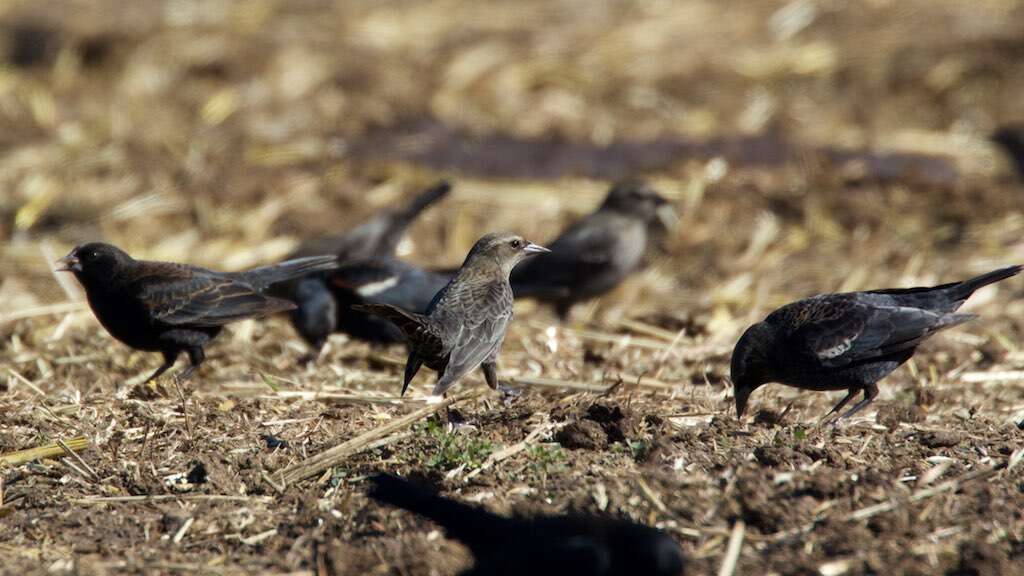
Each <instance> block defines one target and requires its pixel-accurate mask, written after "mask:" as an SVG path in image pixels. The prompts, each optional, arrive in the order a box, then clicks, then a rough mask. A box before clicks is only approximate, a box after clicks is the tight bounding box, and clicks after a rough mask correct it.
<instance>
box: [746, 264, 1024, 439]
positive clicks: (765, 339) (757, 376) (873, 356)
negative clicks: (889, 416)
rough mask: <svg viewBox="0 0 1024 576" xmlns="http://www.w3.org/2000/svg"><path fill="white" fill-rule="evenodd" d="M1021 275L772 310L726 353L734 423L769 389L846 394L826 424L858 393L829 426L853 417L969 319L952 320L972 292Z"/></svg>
mask: <svg viewBox="0 0 1024 576" xmlns="http://www.w3.org/2000/svg"><path fill="white" fill-rule="evenodd" d="M1021 270H1022V267H1021V266H1008V267H1005V268H999V269H998V270H993V271H992V272H988V273H987V274H982V275H980V276H977V277H975V278H971V279H969V280H964V281H962V282H952V283H949V284H942V285H941V286H933V287H921V288H892V289H885V290H870V291H866V292H844V293H834V294H821V295H818V296H812V297H810V298H805V299H803V300H798V301H796V302H792V303H790V304H787V305H785V306H783V307H781V308H779V309H777V310H775V311H774V312H772V313H771V314H769V315H768V316H767V317H766V318H765V319H764V320H763V321H761V322H758V323H756V324H754V325H752V326H750V327H749V328H747V330H746V331H745V332H744V333H743V335H742V336H741V337H740V339H739V341H738V342H737V343H736V347H735V348H734V349H733V353H732V359H731V362H730V379H731V380H732V384H733V392H734V396H735V400H736V415H737V417H742V416H743V413H744V411H745V410H746V406H747V400H748V399H749V397H750V394H751V392H753V391H754V390H756V389H757V388H758V387H760V386H761V385H763V384H767V383H769V382H778V383H781V384H786V385H789V386H794V387H797V388H802V389H804V390H816V391H828V390H846V391H847V394H846V396H845V397H844V398H843V399H842V400H840V402H839V403H838V404H836V405H835V407H834V408H832V410H831V411H829V413H828V414H826V415H825V417H826V418H827V417H828V416H830V415H832V414H834V413H837V412H839V411H840V410H841V409H842V408H843V407H844V406H846V404H847V403H848V402H850V400H852V399H853V398H854V397H855V396H856V395H857V393H858V392H862V393H863V399H862V400H860V401H859V402H858V403H857V404H855V405H854V406H853V408H851V409H850V410H849V411H848V412H846V413H845V414H843V415H842V416H840V417H839V419H838V420H836V422H837V423H838V422H839V421H840V420H844V419H846V418H849V417H850V416H853V415H854V414H856V413H857V412H858V411H860V410H861V409H863V408H864V407H865V406H867V405H868V404H870V403H871V401H872V400H874V398H875V396H877V395H878V381H880V380H881V379H883V378H885V377H886V376H888V375H889V374H890V373H891V372H892V371H893V370H895V369H896V368H897V367H899V366H900V365H901V364H903V363H904V362H906V361H907V360H909V359H910V357H911V356H913V355H914V352H915V351H916V350H917V347H918V345H920V344H921V343H922V342H924V341H925V340H927V339H928V338H930V337H931V336H932V335H934V334H935V333H936V332H938V331H940V330H944V329H946V328H950V327H953V326H956V325H958V324H962V323H964V322H966V321H968V320H971V319H973V318H975V317H976V316H975V315H974V314H962V313H956V311H957V309H958V308H960V306H961V305H962V304H963V303H964V302H965V301H966V300H967V299H968V298H969V297H970V296H971V294H973V293H974V291H975V290H977V289H979V288H981V287H982V286H986V285H988V284H992V283H993V282H998V281H1000V280H1004V279H1006V278H1009V277H1011V276H1014V275H1016V274H1019V273H1020V271H1021Z"/></svg>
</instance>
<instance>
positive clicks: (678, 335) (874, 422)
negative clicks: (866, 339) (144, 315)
mask: <svg viewBox="0 0 1024 576" xmlns="http://www.w3.org/2000/svg"><path fill="white" fill-rule="evenodd" d="M93 4H95V6H94V5H93ZM58 8H60V9H58ZM1022 26H1024V10H1022V9H1021V8H1020V6H1019V5H1018V4H1017V3H1015V2H1009V1H997V0H986V1H983V2H972V3H967V2H953V1H936V0H910V1H905V2H888V1H885V0H873V1H870V2H867V1H866V2H851V3H830V2H816V1H804V0H797V1H795V2H791V3H788V4H786V3H779V2H739V1H726V2H716V1H711V0H708V1H688V2H649V3H636V4H633V3H624V2H623V3H620V2H609V3H592V2H582V1H574V0H559V1H557V2H540V1H537V2H532V1H528V2H491V1H489V2H465V3H460V2H451V1H447V0H445V1H441V0H435V1H430V2H419V3H408V4H406V3H402V2H394V3H385V4H379V3H372V2H338V3H337V4H333V3H328V2H323V1H318V0H304V1H301V2H273V1H270V0H249V1H245V2H225V1H221V0H209V1H203V2H199V1H196V2H190V1H179V2H170V3H166V4H163V3H157V2H135V1H127V0H125V1H123V2H121V1H115V0H107V1H104V2H98V3H68V4H67V6H61V7H58V6H57V3H53V4H51V3H37V2H25V3H19V2H13V3H6V4H0V40H3V42H0V50H6V52H0V54H3V55H4V60H3V63H2V64H0V190H2V191H3V192H2V193H0V238H2V239H3V241H2V244H0V372H2V375H0V458H2V457H4V456H5V455H8V454H10V453H12V452H15V451H17V450H22V449H28V448H33V447H37V446H44V445H47V444H50V443H52V442H56V441H57V440H58V439H60V440H63V441H64V442H66V443H72V441H73V439H75V438H78V437H84V438H85V439H86V441H87V442H88V447H86V448H85V449H83V450H81V451H80V452H78V454H79V457H77V458H71V457H67V456H66V455H65V456H64V457H58V456H56V455H51V456H50V457H48V458H44V459H41V460H35V461H32V462H29V463H24V462H23V463H18V464H16V465H2V464H0V480H2V490H0V494H2V506H0V566H2V569H0V572H2V573H4V574H36V573H40V574H42V573H49V574H70V573H78V574H115V573H117V574H121V573H148V574H164V573H168V574H171V573H188V574H191V573H196V574H242V573H261V572H262V573H268V574H310V573H314V574H351V575H361V574H407V575H421V574H422V575H426V574H438V575H448V574H455V573H457V572H458V571H459V570H460V569H461V568H463V567H465V566H467V565H468V561H469V558H468V557H467V555H466V553H465V551H464V550H463V549H462V548H461V547H460V546H459V545H458V544H455V543H453V542H451V541H448V540H446V539H445V538H444V536H443V534H442V533H440V532H439V531H438V530H437V527H436V526H433V525H432V524H430V523H429V522H426V521H423V520H421V519H419V518H416V517H413V516H411V515H408V514H406V513H403V512H399V511H395V510H392V509H388V508H383V507H380V506H377V505H376V504H374V503H373V502H370V501H368V500H367V498H366V496H365V495H364V494H365V489H366V482H365V481H364V480H365V478H366V476H367V475H369V474H372V473H375V472H378V471H381V470H387V471H391V472H395V473H398V474H402V475H409V476H414V477H417V478H419V479H421V480H424V481H427V482H430V483H432V484H434V485H436V486H437V487H438V488H439V489H441V490H442V491H443V492H444V493H445V494H447V495H450V496H453V497H457V498H460V499H464V500H470V501H474V502H478V503H480V504H481V505H483V506H486V507H487V508H489V509H491V510H495V511H497V512H500V513H518V514H536V513H558V512H565V511H585V512H590V513H600V514H612V515H616V516H621V517H627V518H630V519H633V520H635V521H638V522H643V523H648V524H652V525H656V526H659V527H661V528H663V529H665V530H667V531H668V532H670V533H671V534H673V535H674V536H676V537H677V538H678V540H679V543H680V545H681V546H682V548H683V550H684V551H685V552H686V554H687V555H688V556H689V557H690V558H691V563H690V567H689V572H688V573H693V574H715V573H718V571H719V569H720V567H721V566H722V565H723V562H726V563H727V562H729V561H730V560H731V559H729V558H727V553H726V550H727V547H728V543H729V540H730V538H733V539H734V540H735V541H736V542H738V543H740V544H741V546H740V547H739V556H738V566H737V567H736V573H737V574H823V575H826V576H838V575H842V574H850V575H856V574H978V575H995V574H1020V573H1024V475H1022V471H1024V466H1022V464H1021V460H1022V459H1024V458H1022V457H1024V451H1022V446H1024V441H1022V440H1024V431H1022V426H1024V424H1022V422H1024V385H1022V382H1024V372H1022V371H1024V353H1022V351H1021V341H1022V339H1021V336H1022V333H1024V300H1022V298H1021V297H1022V296H1024V284H1022V281H1021V280H1020V279H1019V278H1016V279H1012V280H1009V281H1007V282H1004V283H1001V284H999V285H997V286H994V287H990V288H986V289H984V290H982V291H980V292H979V293H978V294H976V295H975V296H974V297H973V298H972V300H971V301H970V302H969V303H968V305H967V307H966V308H965V309H966V310H967V311H969V312H973V313H977V314H979V315H980V316H981V318H980V319H979V320H977V321H974V322H971V323H969V324H967V325H964V326H962V327H959V328H956V329H954V330H951V331H948V332H945V333H943V334H941V335H939V336H938V337H936V338H935V339H934V340H933V341H930V342H928V343H926V344H925V345H924V346H923V347H922V349H921V351H920V353H919V354H918V355H917V357H916V358H915V359H914V360H913V361H912V362H911V363H910V364H908V365H907V366H906V367H905V368H901V369H900V370H898V371H897V372H896V373H894V374H893V375H892V376H891V377H890V378H888V379H886V380H885V381H884V382H883V383H882V393H881V395H880V398H879V400H878V401H876V402H875V403H874V404H873V405H872V407H871V408H869V409H868V410H865V411H864V412H863V413H862V414H861V417H858V418H856V419H855V420H854V421H853V422H851V423H850V424H849V425H847V426H845V427H841V428H833V427H831V426H828V425H819V423H818V419H819V418H820V416H822V415H823V414H824V413H825V412H826V411H827V410H828V408H829V407H830V406H831V405H832V404H834V403H835V402H836V401H837V400H838V398H839V396H840V395H841V394H840V393H836V394H820V393H819V394H815V393H803V392H798V391H794V390H791V389H787V388H784V387H781V386H777V385H772V386H767V387H765V388H762V389H760V390H759V391H757V392H755V394H754V395H753V397H752V399H751V408H752V413H753V416H751V417H748V418H747V419H746V420H744V421H738V420H737V419H736V418H735V416H734V412H733V407H732V395H731V390H730V388H729V386H728V384H727V382H726V381H725V377H726V376H727V374H728V358H729V352H730V351H731V348H732V344H733V343H734V342H735V339H736V337H737V336H738V334H739V333H740V331H741V330H742V329H743V328H745V327H746V326H747V325H748V324H750V323H751V322H753V321H756V320H759V319H760V318H762V317H763V316H764V315H765V314H766V313H767V312H768V311H770V310H771V309H773V308H774V307H776V306H778V305H781V304H783V303H785V302H787V301H790V300H792V299H795V298H799V297H802V296H806V295H809V294H813V293H816V292H824V291H835V290H854V289H868V288H879V287H892V286H912V285H928V284H935V283H940V282H948V281H953V280H959V279H962V278H965V277H968V276H970V275H973V274H976V273H980V272H984V271H987V270H989V269H992V268H995V267H998V266H1002V265H1006V264H1010V263H1020V262H1024V242H1022V240H1021V239H1022V237H1024V190H1022V189H1021V186H1020V185H1019V184H1018V183H1017V182H1016V181H1015V180H1014V178H1013V177H1012V175H1011V174H1010V173H1009V169H1008V166H1007V165H1006V164H1005V162H1004V160H1003V159H1002V158H1001V157H1000V156H999V155H998V154H997V152H996V151H995V150H993V149H992V148H991V147H990V146H989V145H988V143H987V142H986V141H985V135H986V134H987V133H988V132H989V131H990V130H991V129H993V128H994V127H995V126H996V125H998V124H1000V123H1003V122H1009V121H1014V120H1021V119H1022V118H1021V117H1020V116H1017V117H1015V116H1014V114H1018V115H1019V114H1020V96H1021V94H1022V93H1024V71H1022V68H1021V66H1020V65H1019V62H1020V58H1021V55H1022V54H1024V40H1022V38H1021V36H1020V34H1019V31H1020V30H1021V27H1022ZM26 38H28V40H25V39H26ZM4 42H6V43H4ZM25 42H27V44H25ZM26 45H27V46H29V48H31V47H33V46H35V47H36V48H38V49H28V48H24V46H26ZM19 46H20V47H21V48H19ZM26 50H27V51H26ZM666 143H667V144H666ZM673 146H674V148H673ZM666 150H668V152H666ZM780 151H781V152H780ZM556 160H557V161H556ZM632 173H640V174H643V175H646V176H648V177H649V178H650V180H651V182H652V183H653V184H654V185H655V187H657V188H658V189H659V190H661V191H662V192H663V193H664V194H665V195H666V196H667V197H670V198H671V199H672V200H673V203H674V204H675V207H676V209H677V211H678V212H679V214H680V216H681V220H680V222H679V225H678V227H676V229H675V230H673V231H672V232H671V233H669V234H667V235H666V236H665V237H664V238H662V239H661V241H660V245H659V247H658V249H656V250H654V251H653V252H652V254H651V257H650V265H649V267H648V268H647V269H646V270H645V271H644V272H643V273H640V274H638V275H636V276H635V277H634V278H632V279H631V280H630V281H629V282H627V283H626V284H625V285H623V286H622V287H621V288H619V289H618V290H616V291H615V292H614V293H612V294H610V295H608V296H607V297H605V298H602V299H601V300H599V301H597V302H596V303H593V304H589V305H582V306H579V307H578V308H577V309H576V310H575V313H574V317H573V321H572V322H571V323H570V324H568V325H558V324H557V323H556V320H555V317H554V316H553V315H552V314H551V313H550V312H549V311H548V310H546V309H544V308H542V307H538V306H536V305H534V304H532V303H525V302H524V303H522V304H517V311H516V314H517V315H516V319H515V320H514V323H513V328H512V331H511V333H510V335H509V337H508V338H507V340H506V342H505V347H504V350H503V353H502V356H501V362H500V365H499V368H500V375H501V376H502V378H503V379H507V380H509V381H510V382H511V383H512V384H513V385H518V386H521V387H522V388H523V389H524V392H523V393H522V395H521V396H519V397H518V398H515V399H513V400H511V401H509V402H505V401H503V400H502V398H501V397H499V396H498V395H497V394H493V393H491V392H489V391H486V392H485V391H483V389H484V388H485V387H484V385H483V381H482V378H480V377H479V376H477V375H474V376H473V377H471V378H469V379H467V380H466V381H464V382H463V383H462V384H461V385H460V386H459V387H457V389H456V390H457V394H456V395H455V402H454V403H453V404H452V406H451V410H452V411H453V412H458V413H459V414H460V415H462V416H463V417H465V418H466V419H467V420H468V421H469V422H470V423H471V424H472V426H471V427H467V428H463V429H460V430H459V431H458V432H457V433H454V434H453V433H450V432H449V431H448V430H447V429H446V427H445V425H444V420H443V418H439V417H438V415H436V414H427V413H429V412H431V410H429V409H426V408H425V405H424V403H423V400H422V397H423V395H424V394H426V393H427V392H428V391H429V388H430V386H431V385H432V376H430V375H429V374H428V372H429V371H426V370H424V371H423V374H421V375H420V376H419V377H418V378H417V380H416V381H415V382H414V384H413V387H412V390H411V393H410V395H409V396H408V397H407V398H406V399H399V398H397V393H398V391H399V389H400V373H401V368H402V364H403V363H404V355H403V349H402V348H401V347H394V348H384V349H373V348H371V347H369V346H367V345H365V344H361V343H356V342H352V341H349V340H348V339H346V338H345V337H343V336H336V337H335V338H334V339H332V341H331V343H330V346H329V350H328V352H327V353H326V354H325V355H324V357H323V358H321V360H320V362H319V363H318V364H317V365H315V366H314V365H305V364H304V363H301V362H299V360H298V359H299V357H300V356H301V355H302V354H303V352H304V349H303V346H302V344H301V342H300V341H299V340H298V338H297V337H296V336H295V335H294V333H293V332H292V330H291V328H290V327H289V326H288V324H287V322H286V321H285V319H283V318H271V319H269V320H267V321H263V322H245V323H241V324H238V325H235V326H233V328H232V329H230V330H229V331H227V332H226V333H225V334H224V335H222V336H221V338H220V339H219V340H218V341H216V342H215V343H214V344H213V345H212V346H210V347H209V348H208V350H207V352H208V360H207V362H206V364H205V365H204V366H203V367H202V369H200V370H199V372H198V373H197V376H196V377H195V378H194V379H193V380H192V381H190V382H188V383H187V384H185V385H183V386H181V387H176V386H175V385H174V383H173V379H171V378H163V379H161V380H160V381H159V382H158V383H157V385H155V386H142V385H140V384H139V383H140V382H141V380H142V379H144V378H145V377H146V375H148V374H149V373H150V372H151V371H152V370H153V369H155V367H156V366H157V364H158V363H159V358H158V356H155V355H150V354H144V353H136V352H133V351H131V350H129V349H128V348H127V347H125V346H123V345H121V344H120V343H118V342H116V341H113V340H112V339H111V338H110V337H109V336H108V335H107V334H106V333H105V332H104V331H103V330H102V328H101V327H100V326H99V325H98V324H97V323H96V322H95V320H94V319H93V317H92V315H91V313H90V312H89V311H88V310H87V308H85V306H84V304H83V303H82V300H81V293H80V291H79V290H78V288H77V286H76V285H75V283H74V282H73V280H72V279H71V278H63V277H61V278H56V279H55V275H54V274H52V273H51V272H50V268H51V264H50V263H51V262H52V261H53V260H55V259H56V258H57V257H59V256H62V255H63V254H64V253H65V252H66V251H67V250H68V249H69V248H70V247H71V246H72V245H74V244H75V243H77V242H80V241H84V240H96V239H105V240H107V241H110V242H113V243H115V244H118V245H119V246H122V247H123V248H125V249H126V250H128V251H129V252H131V253H132V254H134V255H136V256H139V257H145V258H151V259H168V260H177V261H188V262H192V263H196V264H201V265H207V266H211V267H215V268H220V269H239V268H244V267H247V266H252V265H256V264H258V263H264V262H269V261H273V260H275V259H277V258H280V257H281V256H283V255H284V254H286V253H287V252H288V251H289V250H290V249H291V248H292V247H293V246H294V245H295V244H296V242H298V241H299V240H300V239H302V238H305V237H307V236H312V235H316V234H323V233H330V232H336V231H338V230H342V229H344V228H345V227H347V226H350V225H353V224H355V223H357V222H359V221H360V219H361V218H362V217H363V216H364V215H366V214H369V213H371V212H372V211H374V210H376V209H378V208H379V207H381V206H385V205H388V204H391V203H393V202H395V201H397V200H399V199H401V198H403V197H407V196H408V195H410V194H412V193H414V192H415V191H416V190H417V189H418V188H419V187H421V186H424V185H426V184H429V183H430V182H431V181H433V180H434V179H436V178H438V177H441V176H444V177H449V178H451V179H452V180H453V182H454V183H455V190H454V192H453V194H452V197H451V198H449V199H448V200H446V201H445V202H444V203H443V204H441V205H440V206H438V207H437V208H434V209H431V210H430V211H429V212H428V213H427V214H426V215H425V216H424V218H423V219H422V220H421V221H420V222H418V223H417V224H416V225H415V226H414V228H413V230H412V233H411V235H410V240H409V241H408V242H407V243H405V244H404V245H403V246H402V248H401V249H402V253H403V255H404V256H405V257H407V258H409V259H411V260H413V261H416V262H420V263H424V264H435V265H456V264H458V263H459V262H460V261H461V258H462V256H463V255H464V254H465V251H466V250H467V249H468V247H469V246H470V245H471V244H472V242H473V240H474V239H475V238H476V237H477V236H479V235H480V234H482V233H484V232H486V231H491V230H498V229H508V230H515V231H517V232H520V233H522V234H524V235H525V236H526V237H527V238H530V239H531V240H534V241H537V242H540V243H543V242H544V241H546V240H547V239H549V238H551V237H552V236H553V235H554V234H555V233H556V232H557V231H558V230H559V229H560V228H561V227H563V226H564V225H565V224H566V223H567V222H569V221H571V220H572V219H573V218H575V217H578V216H579V215H580V214H583V213H585V212H587V211H589V210H590V209H591V208H592V207H593V206H594V205H595V204H596V203H597V202H599V200H600V198H601V197H602V195H603V193H604V191H605V190H606V188H607V186H608V179H610V178H614V177H617V176H619V175H625V174H632ZM58 281H61V282H63V284H59V283H58ZM179 369H180V368H179ZM467 396H468V398H467ZM418 410H423V411H424V414H423V416H424V417H422V418H419V419H416V420H415V421H413V422H408V421H403V420H400V419H401V418H402V417H404V416H408V415H410V414H414V413H416V412H417V411H418ZM442 413H443V411H442ZM382 429H383V430H382ZM373 430H377V431H378V434H370V435H368V436H366V437H362V436H361V435H362V434H363V433H367V432H370V431H373ZM268 437H269V440H268ZM354 439H357V440H355V441H354V442H353V443H352V444H350V447H351V450H349V451H347V452H346V453H345V454H343V455H341V456H340V457H338V458H336V459H335V460H332V461H331V462H329V463H328V464H329V465H326V466H319V467H317V466H312V467H308V466H307V467H304V464H309V462H307V459H308V458H311V457H314V456H317V455H318V454H321V453H324V452H325V451H326V450H328V449H329V448H332V447H334V446H336V445H338V444H341V443H343V442H346V441H350V440H354ZM277 440H281V441H286V443H287V444H286V445H285V444H280V443H278V442H277Z"/></svg>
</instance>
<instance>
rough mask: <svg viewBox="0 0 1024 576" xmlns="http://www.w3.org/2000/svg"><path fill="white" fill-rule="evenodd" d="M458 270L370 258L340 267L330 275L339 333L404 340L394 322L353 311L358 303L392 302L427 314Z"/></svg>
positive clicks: (380, 340) (373, 339)
mask: <svg viewBox="0 0 1024 576" xmlns="http://www.w3.org/2000/svg"><path fill="white" fill-rule="evenodd" d="M456 272H457V270H424V269H423V268H420V267H418V266H414V265H412V264H409V263H408V262H403V261H401V260H398V259H397V258H367V259H365V260H355V261H352V262H349V263H347V264H344V265H342V266H340V267H339V268H338V269H337V270H334V271H332V272H331V273H330V274H329V276H328V282H329V283H330V284H329V288H330V290H331V294H332V295H333V296H334V301H335V302H336V304H337V310H336V312H335V315H336V318H337V324H336V326H335V331H336V332H341V333H344V334H348V335H349V336H351V337H353V338H357V339H359V340H364V341H366V342H372V343H375V344H389V343H394V342H404V341H405V337H404V336H403V335H402V332H401V330H399V329H398V328H397V327H396V326H395V325H394V324H392V323H391V322H388V321H387V320H384V319H383V318H381V317H379V316H376V315H374V314H368V313H366V312H363V311H361V310H353V309H352V306H355V305H358V304H390V305H391V306H397V307H398V308H401V309H402V310H405V311H407V312H416V313H418V314H425V313H426V311H427V306H429V305H430V302H431V301H432V300H433V299H434V296H435V295H436V294H437V293H438V292H440V291H441V289H442V288H444V287H445V286H446V285H447V284H448V282H449V281H451V279H452V278H453V277H454V276H455V273H456Z"/></svg>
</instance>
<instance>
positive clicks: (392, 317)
mask: <svg viewBox="0 0 1024 576" xmlns="http://www.w3.org/2000/svg"><path fill="white" fill-rule="evenodd" d="M352 309H353V310H358V311H360V312H366V313H368V314H373V315H375V316H380V317H381V318H384V319H385V320H388V321H390V322H391V323H392V324H394V325H395V326H397V327H398V329H399V330H401V331H402V334H404V335H405V337H406V339H408V340H410V341H412V340H413V339H412V338H411V337H412V336H413V335H414V334H416V331H417V330H418V329H422V328H425V327H426V324H427V323H426V318H424V316H423V315H422V314H416V313H415V312H407V311H405V310H402V309H401V308H399V307H397V306H392V305H390V304H355V305H353V306H352Z"/></svg>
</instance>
